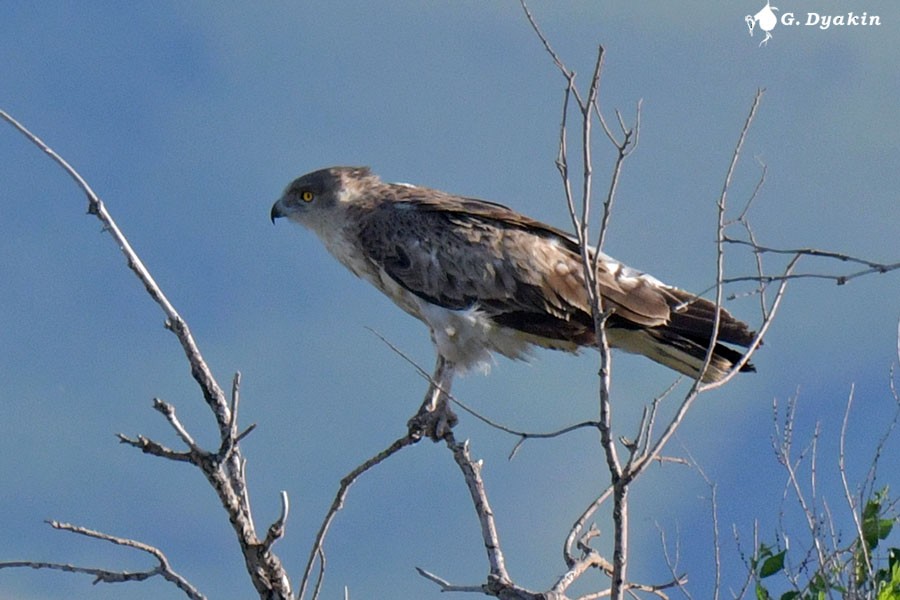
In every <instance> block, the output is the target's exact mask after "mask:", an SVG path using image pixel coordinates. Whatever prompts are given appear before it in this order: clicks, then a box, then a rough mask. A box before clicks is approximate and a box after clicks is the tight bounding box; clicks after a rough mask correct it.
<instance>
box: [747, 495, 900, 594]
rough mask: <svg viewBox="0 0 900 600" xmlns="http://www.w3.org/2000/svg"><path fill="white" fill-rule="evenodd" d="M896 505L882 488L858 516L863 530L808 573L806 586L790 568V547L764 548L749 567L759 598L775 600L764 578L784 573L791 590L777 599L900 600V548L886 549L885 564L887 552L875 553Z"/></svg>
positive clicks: (890, 527) (890, 524) (888, 530)
mask: <svg viewBox="0 0 900 600" xmlns="http://www.w3.org/2000/svg"><path fill="white" fill-rule="evenodd" d="M891 506H892V501H891V499H890V498H889V496H888V489H887V488H883V489H881V490H879V491H877V492H875V493H874V494H872V497H871V498H869V499H868V500H867V501H866V504H865V506H864V507H863V509H862V511H861V513H860V514H859V519H860V520H859V528H860V531H859V532H858V535H857V537H856V539H855V540H854V541H853V543H852V544H850V545H849V546H845V547H843V548H833V549H832V550H831V551H830V554H829V555H828V556H827V558H826V560H825V562H824V564H821V565H818V567H817V568H816V570H815V571H814V572H811V573H809V575H808V576H807V578H806V583H805V584H799V585H798V582H801V581H803V579H804V578H803V577H801V575H802V574H803V570H804V569H805V568H806V566H805V565H803V566H801V567H800V571H799V572H794V571H792V570H791V566H790V564H789V563H788V561H787V549H786V548H785V549H778V548H777V547H773V546H769V545H767V544H760V546H759V548H758V549H757V551H756V554H755V555H754V556H753V557H752V558H751V559H750V568H751V569H752V571H753V574H754V576H755V579H756V588H755V592H756V598H757V600H774V596H772V593H771V592H770V591H769V587H768V586H767V584H766V582H765V581H764V580H767V579H770V578H772V577H773V576H775V575H777V574H779V573H783V574H784V575H785V578H786V579H787V581H788V582H790V586H791V587H792V588H794V589H791V590H788V591H786V592H784V593H782V594H781V596H779V597H778V600H824V599H826V598H830V597H834V595H835V594H839V595H841V596H847V595H848V594H850V595H851V596H852V597H854V598H870V599H872V600H900V548H889V549H888V550H887V553H886V554H887V557H886V558H887V566H883V567H881V568H877V566H878V565H879V564H881V565H883V564H884V562H885V555H884V553H876V552H875V550H876V549H877V548H878V544H879V543H881V542H882V541H884V540H886V539H887V538H888V536H889V535H890V534H891V532H892V531H893V528H894V523H895V522H896V518H894V517H890V516H887V515H886V513H887V511H888V507H891Z"/></svg>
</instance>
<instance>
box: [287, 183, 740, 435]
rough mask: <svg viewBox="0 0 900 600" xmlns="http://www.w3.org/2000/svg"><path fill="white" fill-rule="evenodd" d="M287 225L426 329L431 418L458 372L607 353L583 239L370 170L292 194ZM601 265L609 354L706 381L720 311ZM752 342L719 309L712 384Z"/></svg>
mask: <svg viewBox="0 0 900 600" xmlns="http://www.w3.org/2000/svg"><path fill="white" fill-rule="evenodd" d="M278 217H287V218H288V219H289V220H291V221H295V222H297V223H299V224H301V225H303V226H305V227H307V228H308V229H310V230H312V231H313V232H314V233H315V234H316V235H317V236H318V237H319V238H320V239H321V241H322V242H323V243H324V245H325V247H326V248H327V249H328V251H329V252H330V253H331V254H332V255H333V256H334V257H335V258H337V259H338V260H339V261H340V262H341V263H342V264H343V265H344V266H345V267H347V268H348V269H350V271H352V272H353V273H354V274H355V275H357V276H358V277H361V278H363V279H365V280H366V281H368V282H369V283H371V284H372V285H374V286H375V287H376V288H378V289H379V290H381V292H383V293H384V294H386V295H387V296H388V297H389V298H390V299H391V300H393V301H394V302H395V303H396V304H397V305H398V306H400V308H402V309H403V310H405V311H406V312H407V313H409V314H411V315H412V316H414V317H416V318H417V319H419V320H421V321H423V322H424V323H425V324H426V325H427V326H428V328H429V330H430V332H431V339H432V341H433V342H434V345H435V348H436V350H437V355H438V361H437V366H436V368H435V376H434V378H433V379H434V381H433V382H432V387H433V391H434V397H433V399H432V402H431V404H430V405H429V406H428V407H427V410H429V411H432V410H438V409H441V408H442V409H443V410H447V409H446V406H443V407H441V406H439V405H441V404H446V400H442V398H444V395H445V394H446V393H449V387H450V383H451V380H452V377H453V374H454V372H456V371H460V372H462V371H465V370H467V369H471V368H473V367H475V368H481V369H483V370H486V369H487V368H488V367H489V366H490V364H491V360H492V357H491V354H492V353H497V354H501V355H504V356H508V357H510V358H514V359H521V358H525V357H527V355H528V354H529V350H530V349H531V348H533V347H535V346H538V347H543V348H552V349H555V350H565V351H569V352H575V351H577V350H578V349H579V348H581V347H591V346H593V347H596V344H597V336H596V335H595V329H594V319H593V316H592V311H591V305H590V298H589V295H588V292H587V289H586V287H585V277H584V269H583V267H582V258H581V252H580V247H579V245H578V243H577V241H576V240H575V238H573V237H572V236H571V235H568V234H566V233H565V232H563V231H561V230H559V229H557V228H555V227H552V226H550V225H546V224H544V223H541V222H539V221H536V220H534V219H530V218H528V217H526V216H524V215H522V214H519V213H517V212H515V211H514V210H512V209H510V208H507V207H506V206H503V205H500V204H495V203H493V202H487V201H484V200H478V199H474V198H465V197H461V196H455V195H452V194H448V193H445V192H441V191H439V190H435V189H430V188H425V187H418V186H413V185H409V184H399V183H384V182H382V181H381V179H380V178H379V177H378V176H377V175H375V174H374V173H372V172H371V171H370V170H369V169H368V168H366V167H331V168H326V169H321V170H318V171H314V172H312V173H308V174H306V175H303V176H302V177H300V178H298V179H296V180H294V181H293V182H292V183H291V184H290V185H288V186H287V188H286V189H285V191H284V194H283V195H282V196H281V198H280V199H279V200H278V201H277V202H275V204H274V205H273V206H272V211H271V218H272V221H273V222H274V221H275V219H276V218H278ZM589 256H591V257H594V256H596V257H597V259H598V260H597V262H596V264H597V270H596V282H597V287H598V291H599V293H600V297H601V299H602V305H603V308H604V310H609V311H611V314H610V316H609V318H608V320H607V322H606V331H607V337H608V340H609V344H610V346H612V347H615V348H620V349H622V350H624V351H626V352H632V353H637V354H642V355H644V356H646V357H648V358H650V359H651V360H653V361H656V362H658V363H660V364H663V365H665V366H667V367H670V368H672V369H674V370H676V371H678V372H679V373H683V374H686V375H688V376H691V377H694V378H697V377H699V376H700V369H701V368H702V365H703V363H704V359H705V357H706V354H707V349H708V347H709V344H710V339H711V338H712V333H713V323H714V319H715V314H716V306H715V304H714V303H712V302H710V301H709V300H705V299H703V298H699V297H697V296H695V295H693V294H691V293H688V292H685V291H683V290H680V289H678V288H675V287H671V286H668V285H666V284H664V283H662V282H660V281H658V280H657V279H655V278H654V277H651V276H650V275H647V274H645V273H641V272H640V271H637V270H635V269H632V268H630V267H628V266H626V265H624V264H622V263H620V262H618V261H617V260H615V259H613V258H611V257H609V256H607V255H606V254H603V253H600V252H597V251H596V250H594V249H590V251H589ZM753 338H754V333H753V332H752V331H750V329H749V328H748V327H747V325H746V324H744V323H743V322H741V321H739V320H738V319H736V318H734V317H733V316H731V314H729V313H728V312H727V311H726V310H724V309H720V310H719V329H718V337H717V340H716V342H715V345H714V347H713V352H712V356H711V360H710V363H709V365H708V367H707V369H706V371H705V372H704V373H703V376H702V378H703V381H706V382H712V381H718V380H720V379H722V378H723V377H725V376H726V374H727V373H728V372H729V371H730V370H731V369H732V368H733V367H735V366H736V365H737V364H738V362H739V361H740V360H741V358H742V354H741V352H739V351H738V350H735V349H733V348H731V347H729V346H727V345H725V344H735V345H737V346H749V345H750V344H751V343H752V341H753ZM741 370H742V371H753V370H754V368H753V366H752V365H751V364H749V363H745V364H744V365H743V366H742V367H741ZM424 408H425V405H423V409H424ZM450 418H452V416H451V417H450ZM445 425H446V423H445ZM450 426H452V422H451V423H450Z"/></svg>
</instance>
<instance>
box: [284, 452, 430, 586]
mask: <svg viewBox="0 0 900 600" xmlns="http://www.w3.org/2000/svg"><path fill="white" fill-rule="evenodd" d="M418 441H419V440H418V439H417V438H415V437H413V436H412V435H410V434H407V435H405V436H403V437H401V438H398V439H397V440H395V441H394V442H393V443H392V444H391V445H390V446H388V447H387V448H385V449H384V450H382V451H381V452H379V453H377V454H375V455H374V456H372V457H371V458H369V459H367V460H366V461H364V462H363V463H362V464H360V465H359V466H357V467H356V468H355V469H353V470H352V471H350V472H349V473H348V474H347V475H345V476H344V478H343V479H341V483H340V486H339V487H338V491H337V493H336V494H335V496H334V500H332V502H331V507H330V508H329V509H328V512H327V513H326V515H325V518H324V520H323V521H322V524H321V525H320V526H319V531H318V533H317V534H316V539H315V542H314V543H313V547H312V550H311V551H310V553H309V558H308V559H307V562H306V569H305V570H304V572H303V578H302V579H301V580H300V591H299V592H298V594H297V598H298V599H302V598H303V597H304V596H305V595H306V589H307V587H308V586H309V582H310V578H311V576H312V571H313V568H314V567H315V563H316V558H319V559H320V567H321V568H320V570H319V576H318V578H317V583H316V589H315V590H314V593H313V596H312V597H313V598H316V597H318V591H319V586H320V585H321V581H322V579H323V577H324V575H325V570H324V550H323V548H324V546H325V537H326V536H327V535H328V529H329V528H330V527H331V523H332V522H333V521H334V518H335V516H336V515H337V513H338V512H339V511H340V510H341V509H342V508H344V501H345V500H346V498H347V493H348V492H349V491H350V487H351V486H352V485H353V484H354V483H355V482H356V480H357V479H359V477H360V476H361V475H362V474H363V473H365V472H366V471H368V470H369V469H371V468H372V467H374V466H376V465H378V464H380V463H382V462H383V461H385V460H387V459H388V458H390V457H391V456H393V455H394V454H396V453H397V452H399V451H400V450H403V449H404V448H406V447H407V446H410V445H412V444H415V443H416V442H418Z"/></svg>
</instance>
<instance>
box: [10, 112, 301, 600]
mask: <svg viewBox="0 0 900 600" xmlns="http://www.w3.org/2000/svg"><path fill="white" fill-rule="evenodd" d="M0 118H2V119H3V120H5V121H7V122H8V123H10V124H11V125H12V126H13V127H15V128H16V129H17V130H18V131H19V132H20V133H21V134H22V135H24V136H25V137H26V138H27V139H28V140H29V141H30V142H31V143H33V144H34V145H36V146H37V147H38V148H40V149H41V150H42V151H43V152H44V153H46V154H47V155H48V156H49V157H50V158H51V159H52V160H53V161H54V162H55V163H56V164H57V165H59V166H60V167H61V168H62V169H63V170H64V171H65V172H66V173H67V174H68V175H69V176H70V177H71V178H72V179H73V180H74V181H75V183H76V184H77V185H78V187H79V188H80V189H81V190H82V192H83V193H84V194H85V196H86V197H87V200H88V214H91V215H94V216H96V217H97V218H98V219H99V220H100V222H101V223H102V224H103V230H104V231H107V232H109V233H110V235H111V236H112V237H113V239H114V240H115V242H116V245H117V246H118V247H119V249H120V251H121V252H122V254H123V255H124V256H125V258H126V262H127V264H128V267H129V269H131V270H132V271H133V272H134V274H135V275H136V276H137V277H138V279H139V280H140V281H141V283H142V284H143V285H144V288H145V289H146V291H147V293H148V294H149V295H150V297H151V298H152V299H153V300H154V302H156V303H157V304H158V305H159V306H160V308H161V309H162V311H163V313H164V314H165V317H166V322H165V326H166V328H167V329H169V330H171V331H172V332H173V333H174V334H175V336H176V338H177V339H178V341H179V342H180V344H181V347H182V350H183V351H184V354H185V357H186V358H187V361H188V363H189V365H190V369H191V375H192V376H193V379H194V380H195V381H196V383H197V384H198V385H199V387H200V390H201V392H202V394H203V397H204V400H205V401H206V404H207V406H209V408H210V409H211V411H212V413H213V415H214V417H215V419H216V424H217V426H218V430H219V436H220V438H221V441H222V447H223V448H225V451H224V452H223V456H218V455H216V454H213V453H210V452H206V451H205V450H203V449H201V448H200V447H199V446H198V445H197V444H196V443H195V442H194V440H193V438H192V436H191V435H190V434H189V433H188V431H187V430H186V428H185V427H184V426H183V425H182V424H181V423H180V422H179V421H178V419H177V418H176V415H175V411H174V408H173V407H171V406H170V405H168V404H167V403H165V402H162V401H161V400H158V399H157V400H156V401H155V403H154V408H155V409H156V410H158V411H159V412H161V413H162V414H163V415H164V416H165V417H166V419H167V420H168V421H169V424H170V425H171V426H172V427H173V428H174V429H175V431H176V433H177V435H178V436H179V438H180V439H181V440H182V442H184V443H185V444H186V445H187V446H188V448H189V449H190V452H187V453H181V452H175V451H173V450H171V449H169V448H166V447H165V446H163V445H162V444H159V443H156V442H153V441H152V440H149V439H147V438H145V437H143V436H139V437H138V438H136V439H131V438H128V437H126V436H124V435H119V440H120V441H121V442H123V443H125V444H129V445H131V446H133V447H135V448H138V449H140V450H141V451H143V452H145V453H148V454H153V455H155V456H161V457H164V458H168V459H170V460H177V461H183V462H191V463H193V464H194V465H196V466H197V467H199V468H200V469H201V470H202V472H203V475H204V476H205V477H206V479H207V481H208V482H209V483H210V485H211V486H212V487H213V489H215V491H216V493H217V494H218V496H219V501H220V502H221V504H222V506H223V507H224V508H225V510H226V511H227V513H228V518H229V522H230V523H231V524H232V527H233V529H234V531H235V534H236V535H237V537H238V543H239V544H240V547H241V551H242V553H243V555H244V560H245V563H246V566H247V571H248V574H249V575H250V578H251V580H252V581H253V585H254V587H255V588H256V590H257V591H258V592H259V593H260V596H262V597H266V598H284V599H286V598H289V597H291V595H292V594H291V586H290V581H289V579H288V577H287V574H286V573H285V572H284V569H283V568H282V566H281V562H280V560H279V559H278V557H277V556H275V555H274V554H273V553H271V552H270V550H269V548H268V547H265V546H263V544H261V542H260V540H259V538H258V536H257V535H256V530H255V527H254V525H253V516H252V513H251V510H250V499H249V494H248V490H247V485H246V478H245V467H246V463H245V461H244V459H243V457H242V455H241V452H240V449H239V448H238V447H237V440H238V439H240V437H241V436H243V435H246V433H247V432H249V429H248V430H247V431H245V432H244V434H241V436H237V435H236V434H235V432H236V417H235V416H234V415H233V409H236V407H237V391H238V382H239V380H236V381H235V384H234V386H233V398H232V404H231V406H229V404H228V402H227V401H226V399H225V394H224V392H223V391H222V388H221V387H220V386H219V384H218V382H217V381H216V380H215V378H214V376H213V374H212V372H211V371H210V369H209V366H208V365H207V363H206V361H205V359H204V358H203V356H202V355H201V353H200V350H199V348H198V347H197V344H196V342H195V341H194V338H193V336H192V335H191V332H190V329H189V328H188V325H187V323H186V322H185V321H184V319H182V318H181V316H180V315H179V314H178V312H177V311H176V310H175V308H174V306H173V305H172V304H171V302H170V301H169V300H168V298H167V297H166V295H165V294H164V293H163V291H162V290H161V289H160V287H159V285H158V284H157V283H156V281H155V280H154V278H153V276H152V275H151V274H150V272H149V271H148V270H147V268H146V266H145V265H144V263H143V262H142V261H141V259H140V257H139V256H138V255H137V253H136V252H135V251H134V249H133V248H132V247H131V245H130V243H129V242H128V239H127V238H126V237H125V235H124V234H123V233H122V231H121V230H120V229H119V227H118V225H117V224H116V222H115V221H114V220H113V218H112V216H111V215H110V213H109V211H107V209H106V206H105V205H104V203H103V202H102V201H101V200H100V198H99V196H97V194H96V193H95V192H94V190H93V189H91V187H90V186H89V185H88V184H87V182H86V181H85V180H84V179H83V178H82V177H81V176H80V175H79V174H78V172H77V171H76V170H75V169H74V168H73V167H72V166H71V165H69V163H68V162H66V161H65V160H64V159H63V158H62V157H60V156H59V155H58V154H57V153H56V152H55V151H53V150H52V149H51V148H50V147H49V146H48V145H47V144H45V143H44V142H43V141H42V140H41V139H40V138H38V137H37V136H36V135H35V134H33V133H32V132H31V131H29V130H28V129H27V128H26V127H25V126H24V125H22V124H21V123H19V122H18V121H16V120H15V119H13V118H12V117H11V116H10V115H8V114H7V113H6V112H4V111H2V110H0Z"/></svg>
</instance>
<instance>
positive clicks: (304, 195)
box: [300, 190, 313, 202]
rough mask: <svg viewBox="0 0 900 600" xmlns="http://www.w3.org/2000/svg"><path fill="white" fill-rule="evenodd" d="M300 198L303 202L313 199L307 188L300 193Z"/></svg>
mask: <svg viewBox="0 0 900 600" xmlns="http://www.w3.org/2000/svg"><path fill="white" fill-rule="evenodd" d="M300 198H302V199H303V201H304V202H311V201H312V199H313V193H312V192H310V191H309V190H305V191H303V192H301V193H300Z"/></svg>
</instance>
